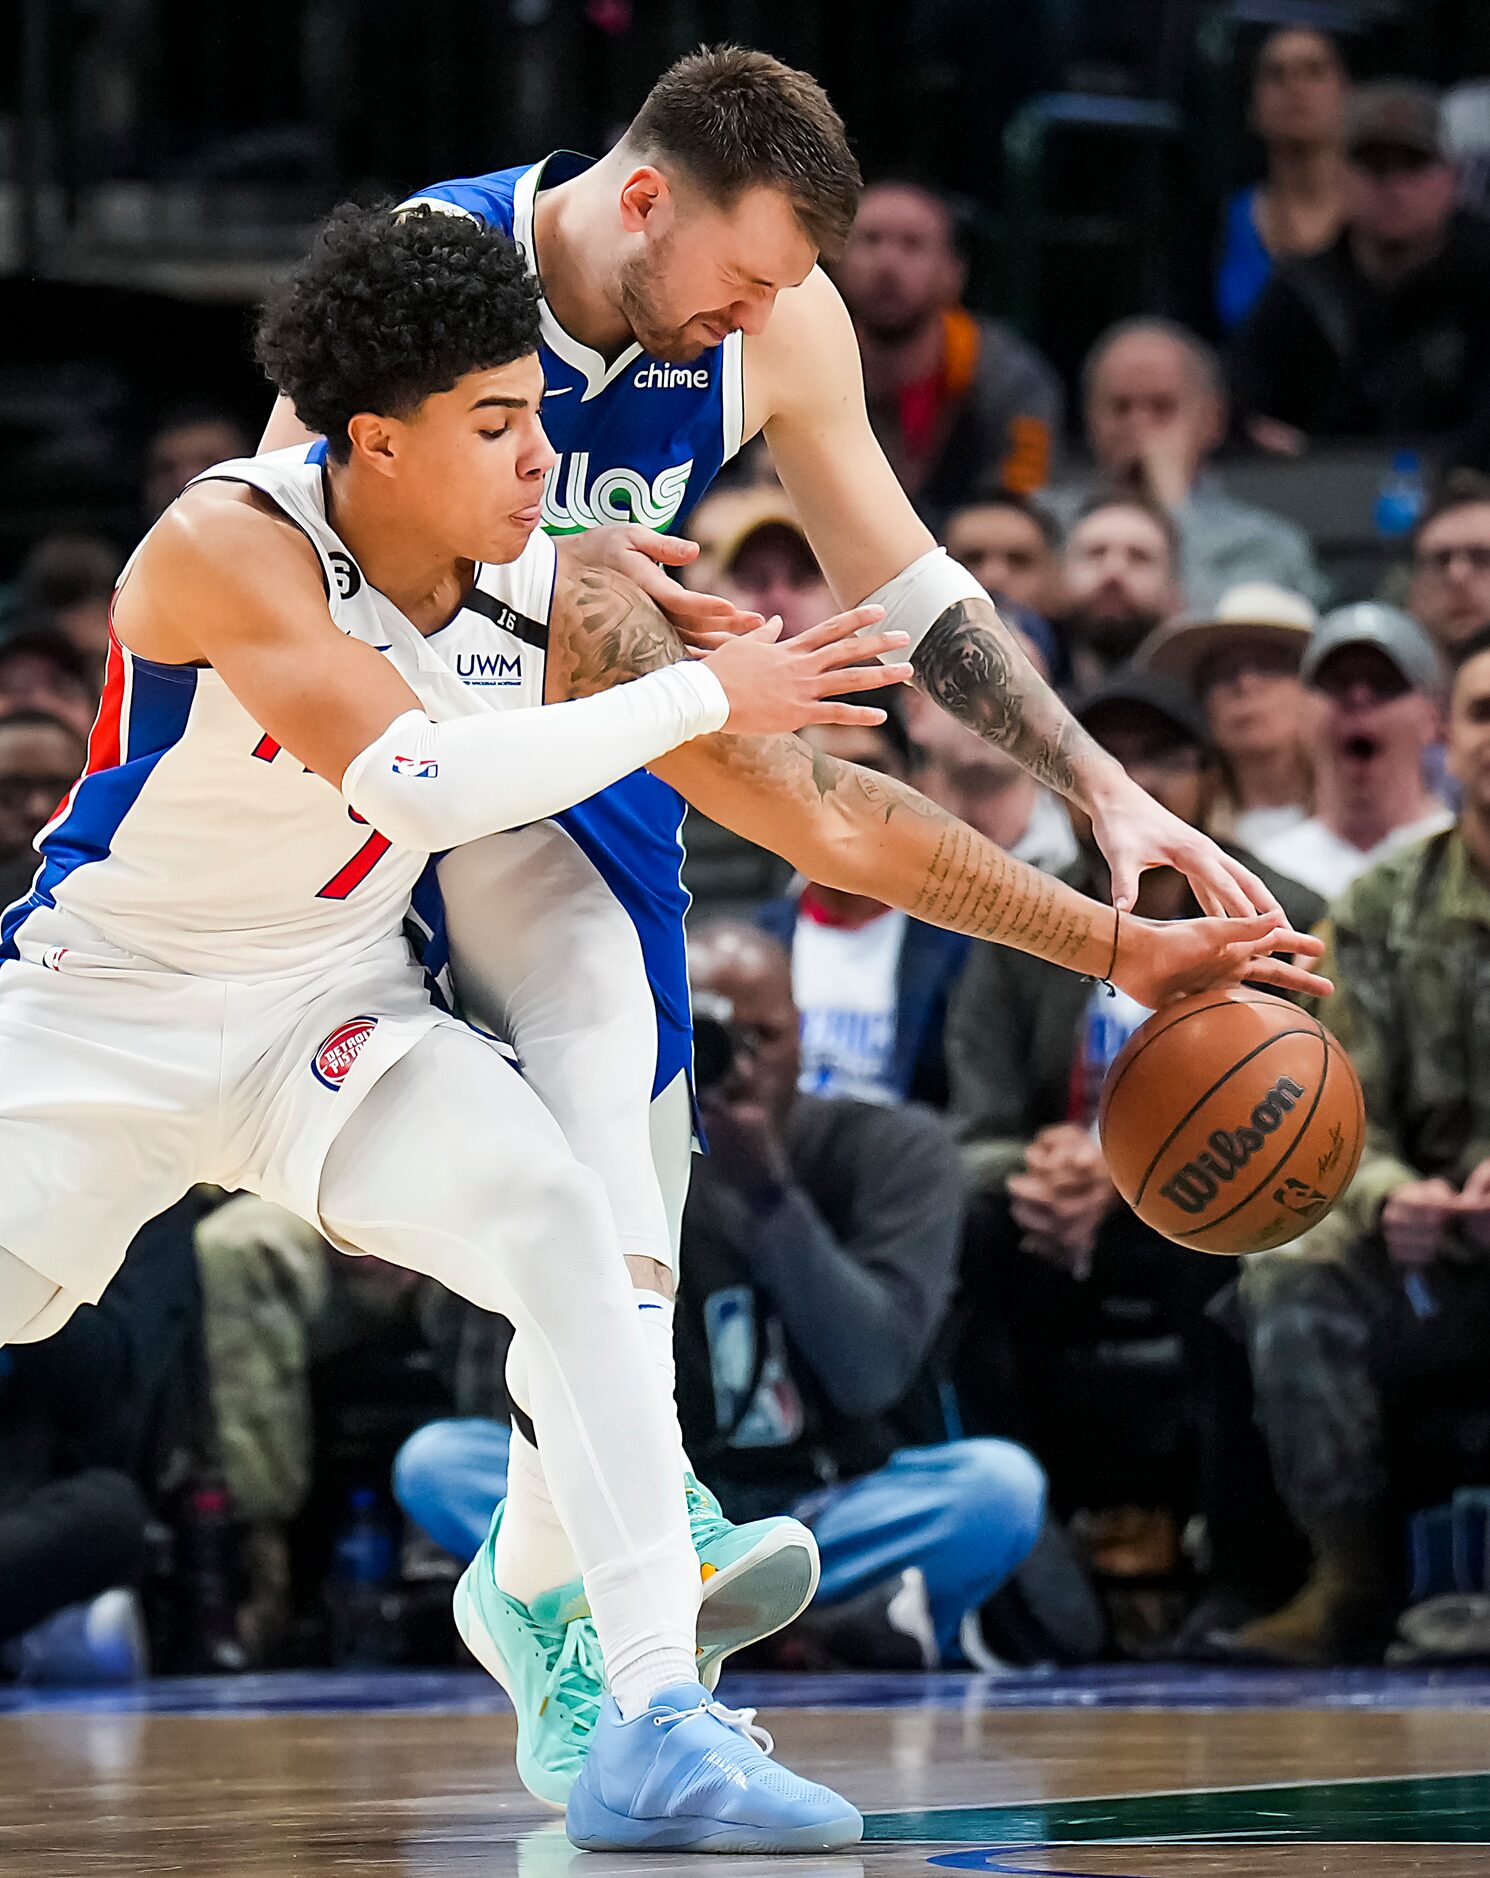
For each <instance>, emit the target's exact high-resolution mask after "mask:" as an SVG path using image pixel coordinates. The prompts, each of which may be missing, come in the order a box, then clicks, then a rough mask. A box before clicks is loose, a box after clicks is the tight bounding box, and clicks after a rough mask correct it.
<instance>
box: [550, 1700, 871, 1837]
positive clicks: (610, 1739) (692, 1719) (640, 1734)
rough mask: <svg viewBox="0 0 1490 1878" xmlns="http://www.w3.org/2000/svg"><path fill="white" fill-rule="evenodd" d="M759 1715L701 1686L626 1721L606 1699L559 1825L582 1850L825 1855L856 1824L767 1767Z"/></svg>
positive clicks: (822, 1790) (811, 1790) (843, 1806)
mask: <svg viewBox="0 0 1490 1878" xmlns="http://www.w3.org/2000/svg"><path fill="white" fill-rule="evenodd" d="M754 1721H755V1710H754V1709H749V1708H744V1709H729V1708H725V1707H723V1706H722V1705H721V1704H720V1703H718V1702H715V1701H713V1700H712V1699H711V1698H710V1695H709V1691H708V1690H707V1689H706V1688H705V1687H704V1686H703V1684H702V1683H689V1682H684V1683H678V1684H676V1685H675V1686H674V1687H672V1688H670V1689H662V1690H659V1692H658V1693H657V1694H656V1695H655V1696H654V1697H653V1698H652V1704H651V1707H650V1708H648V1709H647V1710H645V1712H644V1713H642V1714H640V1715H638V1716H636V1717H635V1718H634V1719H633V1720H631V1721H623V1720H622V1719H621V1711H620V1710H619V1709H618V1708H617V1707H616V1704H615V1701H614V1699H613V1698H612V1697H610V1696H607V1697H606V1699H605V1702H604V1704H603V1706H602V1707H601V1711H600V1719H599V1721H598V1723H597V1724H596V1727H595V1735H594V1739H593V1740H592V1741H591V1743H590V1752H589V1753H588V1754H587V1755H586V1757H585V1764H584V1767H583V1768H582V1769H581V1770H580V1776H579V1779H578V1780H576V1781H575V1783H574V1789H573V1791H572V1792H571V1793H570V1795H569V1811H568V1814H567V1817H566V1822H565V1823H566V1827H567V1830H568V1833H569V1837H570V1839H571V1840H572V1842H573V1843H574V1844H575V1845H577V1846H579V1847H580V1848H581V1849H582V1850H584V1851H586V1852H633V1851H638V1850H652V1851H659V1852H660V1851H676V1852H683V1851H687V1852H833V1851H837V1850H838V1849H839V1848H840V1847H842V1846H845V1845H856V1844H857V1843H858V1841H859V1840H860V1839H861V1838H862V1837H863V1834H864V1821H863V1820H862V1819H861V1818H860V1817H859V1814H858V1813H857V1811H856V1810H855V1809H854V1808H853V1807H852V1806H850V1805H849V1803H848V1801H847V1800H845V1799H843V1798H841V1797H840V1796H839V1795H838V1794H836V1793H834V1792H832V1791H831V1790H830V1789H829V1788H827V1787H819V1786H816V1785H814V1783H813V1782H812V1781H810V1780H803V1779H801V1778H800V1777H799V1776H798V1775H796V1774H793V1773H789V1772H788V1771H787V1769H786V1768H784V1767H781V1766H778V1765H777V1763H776V1762H775V1761H773V1760H771V1759H770V1753H771V1737H770V1736H769V1735H768V1734H767V1733H766V1731H765V1729H764V1728H757V1727H755V1726H754Z"/></svg>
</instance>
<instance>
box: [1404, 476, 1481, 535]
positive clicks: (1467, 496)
mask: <svg viewBox="0 0 1490 1878" xmlns="http://www.w3.org/2000/svg"><path fill="white" fill-rule="evenodd" d="M1485 502H1490V476H1487V475H1485V473H1484V471H1483V470H1476V469H1452V470H1450V471H1449V473H1448V474H1447V475H1446V476H1445V477H1444V479H1443V481H1442V482H1441V483H1440V484H1439V485H1438V487H1437V488H1436V489H1435V490H1434V491H1433V494H1432V495H1431V496H1430V497H1429V498H1428V504H1427V507H1426V508H1425V509H1424V510H1423V512H1422V514H1421V515H1420V516H1419V517H1418V519H1417V525H1416V527H1415V528H1414V529H1413V531H1412V545H1413V550H1414V552H1416V550H1417V545H1418V542H1419V541H1420V540H1421V539H1422V534H1423V530H1424V529H1425V528H1426V527H1428V525H1429V523H1431V522H1436V521H1437V520H1438V518H1439V516H1440V515H1447V514H1448V513H1449V512H1450V511H1451V510H1452V509H1469V508H1477V507H1478V506H1479V505H1480V504H1481V503H1485Z"/></svg>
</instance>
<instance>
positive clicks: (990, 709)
mask: <svg viewBox="0 0 1490 1878" xmlns="http://www.w3.org/2000/svg"><path fill="white" fill-rule="evenodd" d="M911 663H912V664H913V665H914V666H915V668H916V678H917V681H918V683H919V684H920V686H921V689H922V690H923V691H924V692H925V693H926V694H927V696H928V697H930V698H934V699H935V700H936V702H937V703H938V704H940V705H941V706H942V707H943V709H944V710H947V711H950V712H951V714H952V716H953V717H955V718H957V719H958V721H959V722H961V723H964V724H966V725H967V726H968V727H969V728H970V729H972V730H975V731H977V733H978V735H979V736H980V737H985V738H987V740H988V742H989V743H995V744H998V745H999V747H1000V748H1001V749H1004V750H1007V751H1008V752H1009V754H1010V755H1011V756H1013V757H1015V758H1017V759H1018V761H1019V762H1021V763H1022V764H1023V765H1024V767H1025V768H1026V769H1027V770H1028V771H1029V772H1030V774H1031V775H1032V776H1034V777H1036V778H1037V779H1038V780H1039V781H1040V782H1043V783H1047V784H1048V785H1049V786H1050V787H1051V788H1052V789H1055V790H1058V791H1059V792H1060V794H1061V795H1063V796H1068V797H1070V799H1071V800H1072V801H1073V802H1078V803H1080V804H1081V805H1082V806H1083V807H1086V806H1088V805H1089V804H1090V802H1091V801H1092V798H1093V796H1094V795H1095V794H1096V793H1097V791H1098V789H1099V788H1100V786H1101V785H1102V783H1103V782H1105V781H1107V780H1109V779H1110V778H1112V777H1113V776H1114V775H1115V773H1116V772H1115V766H1114V764H1113V762H1112V759H1111V758H1110V757H1109V756H1108V755H1107V754H1106V753H1105V752H1104V751H1103V750H1102V749H1101V748H1100V747H1099V746H1098V745H1097V744H1096V743H1095V742H1094V741H1093V740H1092V739H1091V738H1090V737H1089V736H1088V735H1087V733H1086V732H1085V731H1084V730H1083V729H1082V728H1081V726H1080V725H1079V724H1078V723H1077V722H1076V720H1075V718H1074V717H1072V715H1071V713H1070V712H1069V711H1068V710H1067V709H1066V707H1065V705H1064V704H1062V703H1061V701H1060V699H1059V698H1058V697H1057V696H1056V695H1055V693H1054V692H1053V691H1052V690H1051V688H1050V686H1049V685H1047V684H1046V682H1045V680H1044V679H1043V678H1041V676H1040V674H1039V673H1038V672H1037V671H1036V670H1035V668H1034V666H1033V665H1032V664H1031V663H1030V661H1029V658H1028V657H1027V656H1026V654H1025V652H1024V649H1023V648H1022V647H1021V646H1020V644H1019V641H1018V640H1017V639H1016V638H1015V637H1014V634H1013V633H1012V632H1010V630H1009V628H1008V627H1007V626H1006V625H1005V624H1004V622H1003V621H1002V620H1001V619H1000V618H999V616H998V612H997V610H996V609H995V607H994V605H993V602H992V601H991V600H958V601H955V602H954V603H953V604H952V605H951V606H949V607H948V608H947V610H946V611H945V612H944V613H943V614H941V615H940V617H939V618H938V619H937V620H936V622H935V624H934V625H932V626H931V627H930V628H929V629H928V631H927V633H926V635H925V637H924V638H923V639H922V640H921V642H920V644H919V645H918V646H917V647H916V649H915V652H914V653H913V654H912V655H911Z"/></svg>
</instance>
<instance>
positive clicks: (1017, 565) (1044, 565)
mask: <svg viewBox="0 0 1490 1878" xmlns="http://www.w3.org/2000/svg"><path fill="white" fill-rule="evenodd" d="M942 540H943V543H944V545H945V547H946V550H947V552H948V554H950V555H951V556H952V559H953V560H954V561H960V562H961V563H962V565H963V566H964V567H965V568H966V569H967V571H968V572H969V573H970V574H971V575H972V577H973V579H974V580H975V581H977V583H978V585H979V586H980V587H982V588H983V590H984V591H985V592H986V593H988V594H989V595H991V596H992V597H993V598H994V599H995V600H1013V601H1015V602H1016V603H1017V604H1018V605H1020V606H1025V607H1028V608H1029V609H1030V610H1031V611H1032V612H1034V613H1039V614H1042V615H1043V616H1044V617H1045V618H1046V619H1049V618H1050V617H1051V615H1052V614H1054V613H1058V612H1060V610H1061V531H1060V529H1059V528H1058V527H1057V526H1056V523H1055V518H1054V517H1053V516H1052V515H1051V514H1050V512H1049V510H1048V509H1046V508H1044V507H1043V506H1042V505H1041V504H1040V503H1039V502H1037V501H1036V500H1034V499H1033V498H1032V497H1030V496H1019V495H1015V494H1013V493H1012V491H1010V490H1007V489H996V490H992V491H990V492H989V493H988V494H986V495H979V496H975V497H974V498H973V500H972V501H971V502H965V503H964V504H963V505H962V507H961V508H958V509H954V510H953V511H952V513H951V515H950V516H948V518H947V526H946V528H945V529H944V530H943V534H942Z"/></svg>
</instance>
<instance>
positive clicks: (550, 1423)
mask: <svg viewBox="0 0 1490 1878" xmlns="http://www.w3.org/2000/svg"><path fill="white" fill-rule="evenodd" d="M320 1209H321V1218H322V1221H323V1222H324V1224H325V1226H326V1228H327V1229H328V1230H329V1231H330V1232H331V1234H332V1235H333V1236H334V1237H335V1238H337V1239H339V1240H341V1241H342V1242H343V1243H345V1244H346V1245H348V1246H352V1247H355V1248H356V1249H357V1250H359V1251H362V1252H369V1253H372V1254H374V1255H375V1256H377V1257H379V1258H384V1259H387V1260H389V1261H390V1262H391V1263H393V1264H396V1265H402V1266H405V1267H407V1268H408V1269H410V1270H412V1271H418V1272H424V1273H426V1274H427V1275H428V1276H430V1277H432V1278H436V1279H438V1280H439V1281H440V1283H442V1284H443V1285H446V1286H447V1287H448V1288H449V1289H450V1290H452V1291H454V1292H456V1293H458V1294H459V1295H460V1296H461V1297H463V1298H466V1299H468V1300H469V1301H470V1302H471V1303H472V1304H475V1305H478V1306H480V1307H481V1308H482V1309H484V1310H488V1311H496V1312H499V1313H500V1314H501V1315H502V1316H504V1317H507V1318H509V1319H510V1320H511V1321H512V1323H513V1324H514V1325H515V1326H516V1327H517V1331H518V1335H519V1336H520V1337H521V1338H522V1340H523V1345H524V1349H525V1352H526V1354H525V1363H526V1373H525V1381H526V1386H527V1390H528V1397H529V1399H528V1402H527V1403H526V1407H527V1408H528V1410H529V1412H530V1413H531V1415H532V1418H533V1422H534V1425H535V1427H536V1428H537V1430H538V1434H539V1440H540V1441H541V1442H542V1444H543V1455H544V1468H545V1475H546V1479H547V1482H548V1486H549V1488H550V1490H551V1493H552V1497H553V1505H554V1507H555V1509H556V1511H557V1514H558V1517H559V1519H560V1520H561V1521H562V1524H563V1527H564V1530H565V1532H566V1533H567V1534H568V1537H569V1539H570V1541H571V1542H572V1544H573V1547H574V1552H575V1555H576V1557H577V1559H578V1563H579V1567H580V1569H581V1571H582V1573H583V1575H584V1581H585V1588H586V1591H587V1592H588V1594H589V1600H590V1608H591V1610H592V1611H593V1613H594V1617H595V1625H596V1629H597V1631H598V1632H599V1636H600V1643H601V1648H602V1649H603V1651H604V1653H605V1659H606V1665H607V1669H608V1672H609V1675H610V1678H611V1683H612V1687H613V1688H615V1690H616V1693H617V1696H618V1699H620V1700H621V1701H622V1706H623V1708H626V1707H628V1706H631V1707H640V1706H644V1705H645V1701H646V1698H647V1694H649V1693H650V1691H641V1692H638V1691H636V1690H635V1688H634V1677H633V1676H632V1674H631V1672H632V1671H633V1670H634V1669H635V1667H636V1666H638V1665H640V1664H642V1663H643V1662H644V1661H645V1663H646V1664H648V1665H655V1672H656V1680H655V1681H654V1684H653V1687H654V1688H660V1687H662V1686H664V1684H665V1683H667V1682H669V1681H673V1682H676V1681H689V1680H691V1679H692V1676H693V1673H694V1670H693V1663H694V1654H693V1651H694V1622H695V1618H696V1615H697V1610H698V1593H699V1578H698V1563H697V1560H696V1559H695V1557H694V1554H693V1548H692V1545H691V1543H690V1540H689V1531H688V1521H687V1516H686V1512H685V1509H684V1505H683V1497H682V1495H681V1494H680V1492H679V1490H678V1473H677V1461H676V1455H675V1450H674V1447H673V1441H672V1436H671V1432H670V1428H669V1419H668V1412H667V1406H666V1398H665V1393H664V1390H663V1388H662V1386H661V1384H660V1382H659V1380H658V1376H657V1372H656V1370H655V1368H654V1367H653V1365H652V1363H651V1361H650V1360H649V1358H648V1355H647V1351H646V1347H645V1344H644V1341H643V1337H642V1332H641V1328H640V1325H639V1324H638V1322H637V1312H636V1307H635V1304H634V1303H633V1301H632V1292H631V1286H630V1283H629V1281H628V1278H627V1273H626V1267H625V1264H624V1262H623V1260H622V1258H621V1255H620V1252H619V1249H618V1247H617V1245H616V1239H615V1231H614V1228H613V1227H612V1225H611V1222H610V1215H609V1209H608V1207H607V1205H606V1201H605V1195H604V1193H603V1191H602V1189H601V1187H600V1184H599V1182H598V1181H597V1180H596V1179H595V1177H594V1175H592V1174H590V1173H588V1172H586V1170H585V1169H583V1168H582V1167H580V1166H579V1165H578V1163H577V1162H576V1161H575V1159H574V1157H573V1155H572V1154H571V1153H570V1151H569V1149H568V1147H567V1145H566V1143H565V1141H564V1138H563V1136H562V1134H561V1133H560V1131H559V1126H558V1124H557V1122H555V1121H554V1120H553V1118H552V1117H551V1116H550V1115H549V1113H548V1111H547V1110H546V1109H545V1108H544V1107H543V1104H542V1103H541V1102H540V1101H539V1100H538V1098H537V1096H536V1095H535V1094H534V1093H533V1091H532V1090H531V1089H529V1088H527V1087H526V1086H525V1085H524V1083H523V1082H522V1079H521V1078H520V1077H519V1076H518V1075H517V1074H516V1073H515V1072H514V1071H513V1070H512V1068H511V1067H510V1066H509V1065H508V1064H506V1063H504V1062H503V1061H502V1060H501V1059H500V1057H499V1056H498V1055H497V1053H496V1052H495V1051H494V1050H493V1049H491V1047H490V1046H489V1045H487V1044H485V1043H483V1042H481V1041H480V1039H478V1038H477V1037H475V1036H473V1035H472V1034H471V1033H470V1032H468V1031H460V1030H457V1029H455V1028H453V1027H451V1028H442V1029H440V1030H437V1031H434V1032H432V1033H431V1034H430V1035H429V1036H427V1037H425V1038H423V1039H422V1040H421V1041H420V1042H419V1043H418V1044H417V1045H416V1046H415V1047H414V1049H413V1050H411V1051H410V1053H409V1054H408V1055H407V1056H406V1057H405V1058H404V1059H403V1060H402V1061H401V1062H400V1063H398V1064H397V1065H396V1066H395V1067H394V1068H392V1069H390V1070H389V1071H388V1072H387V1073H386V1074H385V1075H384V1076H383V1077H382V1078H381V1079H380V1080H379V1081H378V1082H377V1083H376V1084H375V1086H374V1087H373V1088H372V1090H370V1091H369V1093H368V1095H367V1096H366V1097H365V1098H364V1100H363V1103H362V1106H361V1107H360V1108H359V1109H358V1111H357V1113H356V1114H355V1115H354V1116H353V1117H352V1118H351V1119H350V1120H349V1121H348V1123H347V1125H346V1127H345V1129H344V1130H343V1131H342V1134H341V1135H340V1136H339V1137H338V1139H337V1141H336V1142H335V1144H334V1145H333V1147H332V1149H331V1152H330V1154H329V1155H328V1157H327V1161H326V1167H325V1172H324V1174H323V1176H322V1181H321V1198H320ZM628 1681H630V1682H631V1683H632V1685H633V1688H632V1701H631V1703H630V1704H628V1702H627V1700H626V1698H625V1695H623V1689H624V1688H625V1686H626V1685H627V1683H628Z"/></svg>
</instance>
